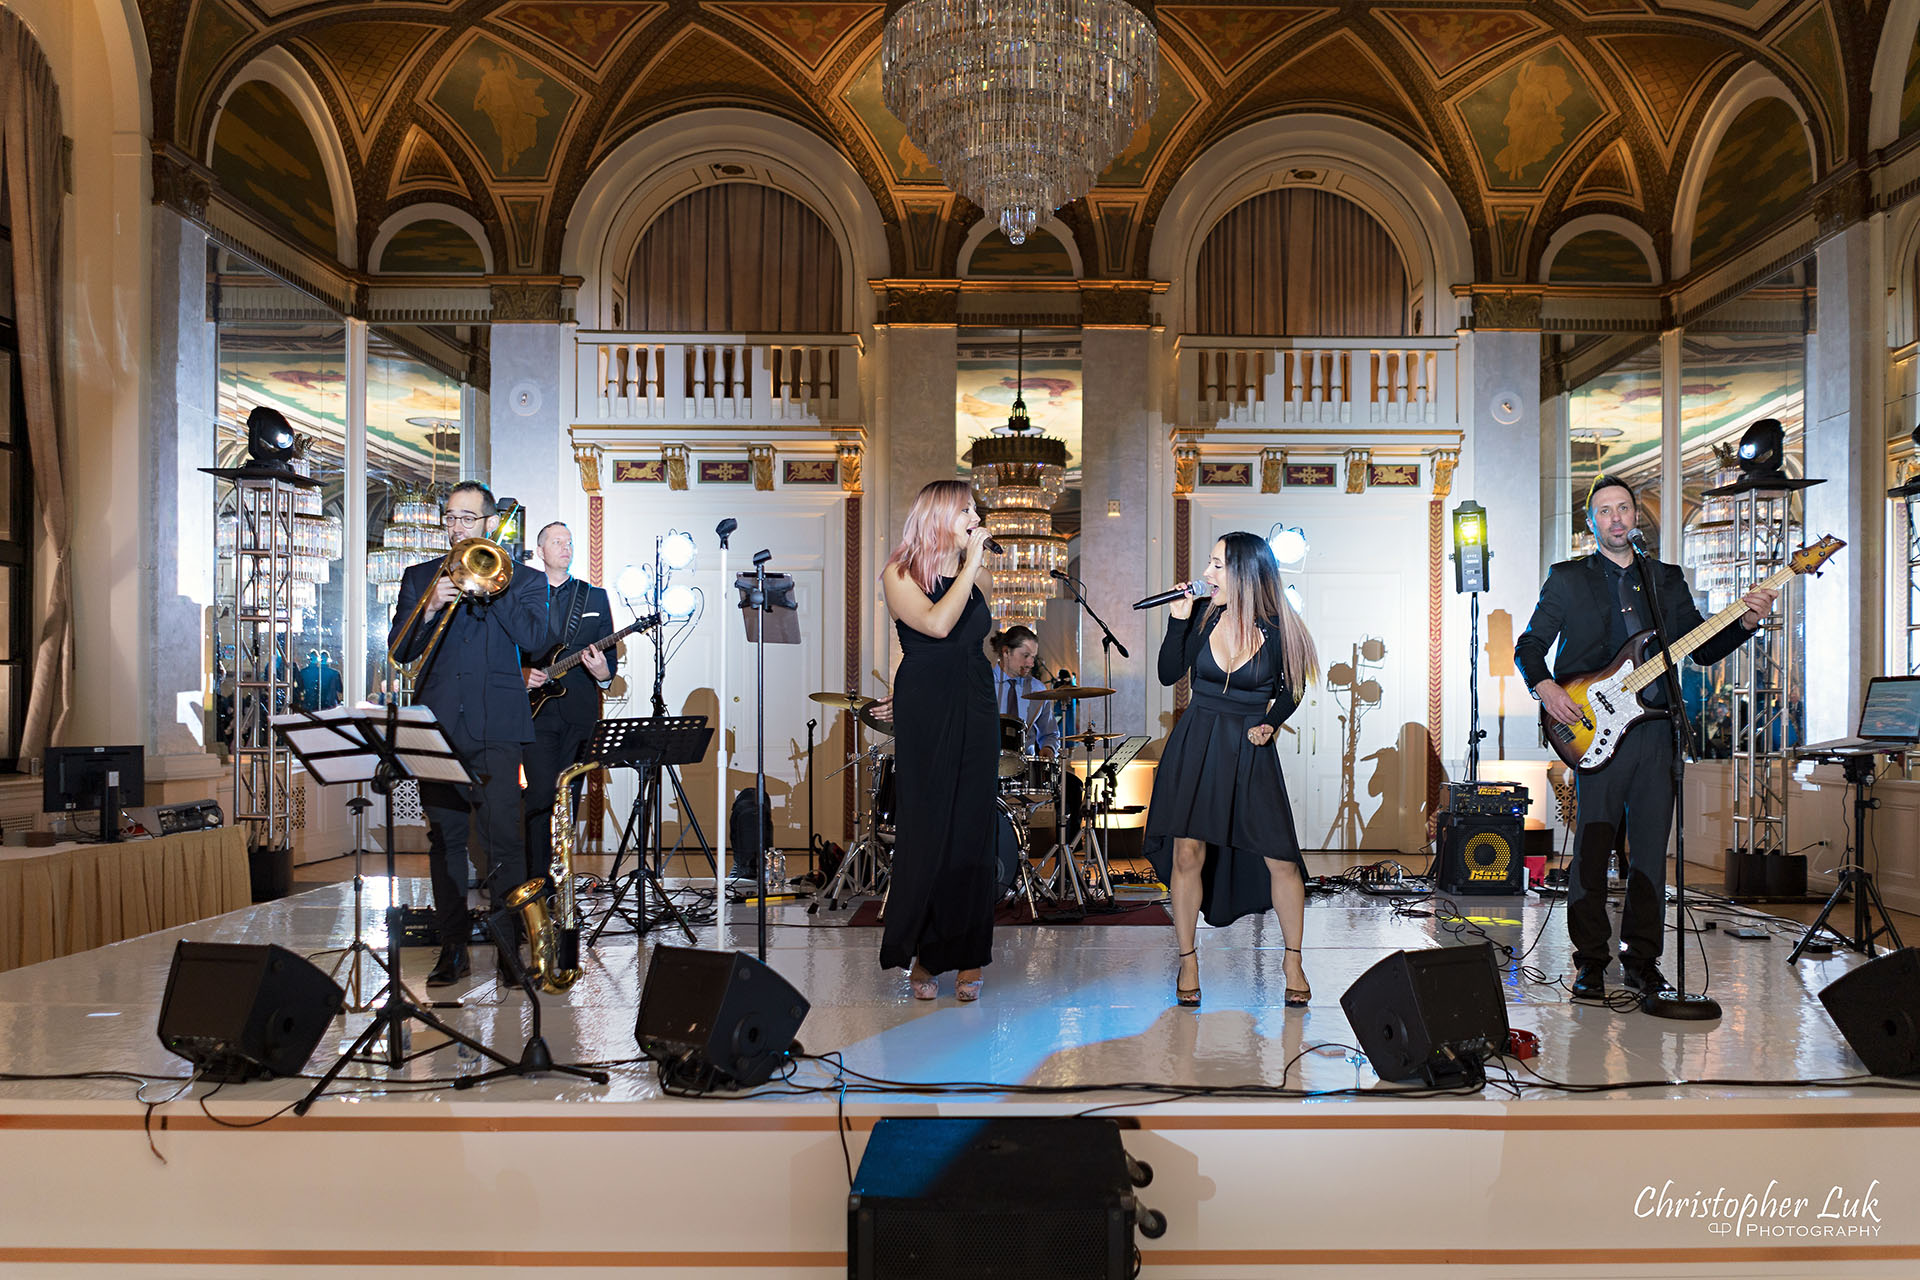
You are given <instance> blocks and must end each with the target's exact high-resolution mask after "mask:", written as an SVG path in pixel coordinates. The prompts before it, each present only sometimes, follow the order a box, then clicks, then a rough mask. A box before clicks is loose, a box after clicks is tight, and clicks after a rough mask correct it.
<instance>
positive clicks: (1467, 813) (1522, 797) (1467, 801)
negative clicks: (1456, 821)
mask: <svg viewBox="0 0 1920 1280" xmlns="http://www.w3.org/2000/svg"><path fill="white" fill-rule="evenodd" d="M1527 805H1528V800H1527V789H1526V788H1525V787H1523V786H1521V785H1520V784H1519V783H1517V782H1449V783H1448V784H1447V810H1448V812H1450V813H1454V814H1457V815H1459V816H1460V817H1463V818H1504V817H1512V818H1516V819H1523V820H1524V819H1525V818H1526V816H1527Z"/></svg>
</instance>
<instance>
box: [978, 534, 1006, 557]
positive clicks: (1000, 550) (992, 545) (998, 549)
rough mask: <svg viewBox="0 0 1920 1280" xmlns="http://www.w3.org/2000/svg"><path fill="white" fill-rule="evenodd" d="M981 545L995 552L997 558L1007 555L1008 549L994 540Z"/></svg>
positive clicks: (989, 539)
mask: <svg viewBox="0 0 1920 1280" xmlns="http://www.w3.org/2000/svg"><path fill="white" fill-rule="evenodd" d="M980 545H981V546H983V547H985V548H986V549H987V550H989V551H991V552H993V554H995V555H997V556H998V555H1004V554H1006V550H1007V549H1006V548H1005V547H1003V546H1001V545H1000V544H999V543H997V542H995V541H994V540H993V539H992V538H988V539H987V540H986V541H985V542H982V543H981V544H980Z"/></svg>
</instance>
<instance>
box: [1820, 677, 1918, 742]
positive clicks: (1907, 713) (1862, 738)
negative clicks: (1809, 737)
mask: <svg viewBox="0 0 1920 1280" xmlns="http://www.w3.org/2000/svg"><path fill="white" fill-rule="evenodd" d="M1916 744H1920V676H1875V677H1873V678H1872V679H1871V680H1869V681H1867V698H1866V701H1865V702H1864V703H1862V704H1861V707H1860V727H1859V729H1858V730H1857V731H1856V732H1855V734H1854V736H1853V737H1851V738H1834V739H1832V740H1831V741H1828V742H1809V743H1808V744H1807V745H1806V746H1804V747H1801V748H1800V750H1799V754H1801V755H1803V756H1817V755H1860V754H1863V753H1866V752H1870V751H1898V750H1900V749H1901V748H1902V747H1911V746H1914V745H1916Z"/></svg>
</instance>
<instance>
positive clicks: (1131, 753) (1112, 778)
mask: <svg viewBox="0 0 1920 1280" xmlns="http://www.w3.org/2000/svg"><path fill="white" fill-rule="evenodd" d="M1152 741H1153V739H1152V738H1150V737H1148V736H1147V735H1146V734H1144V733H1137V734H1134V735H1133V736H1132V737H1130V738H1128V739H1126V740H1125V741H1124V742H1122V743H1121V744H1120V745H1119V746H1117V747H1115V748H1114V749H1113V754H1112V755H1110V756H1108V757H1107V758H1106V759H1105V760H1103V761H1101V762H1100V766H1099V767H1098V768H1097V769H1095V770H1094V771H1093V774H1092V776H1093V777H1095V778H1097V777H1099V776H1100V775H1101V774H1105V775H1106V777H1107V781H1108V783H1109V784H1115V783H1118V781H1119V779H1120V771H1121V770H1122V769H1125V768H1126V767H1127V766H1128V765H1130V764H1132V763H1133V761H1134V758H1135V757H1136V756H1138V755H1139V754H1140V753H1141V752H1142V751H1144V750H1145V749H1146V746H1147V744H1148V743H1149V742H1152Z"/></svg>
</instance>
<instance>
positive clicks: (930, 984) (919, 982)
mask: <svg viewBox="0 0 1920 1280" xmlns="http://www.w3.org/2000/svg"><path fill="white" fill-rule="evenodd" d="M907 990H909V991H911V992H913V998H914V999H915V1000H931V999H933V998H934V997H936V996H938V995H939V994H940V979H938V978H936V977H932V976H928V977H925V978H916V977H914V976H913V974H912V973H911V972H909V973H908V974H907Z"/></svg>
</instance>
